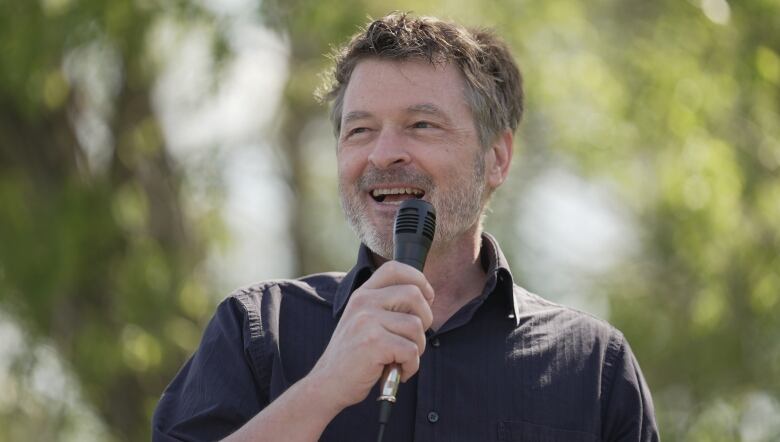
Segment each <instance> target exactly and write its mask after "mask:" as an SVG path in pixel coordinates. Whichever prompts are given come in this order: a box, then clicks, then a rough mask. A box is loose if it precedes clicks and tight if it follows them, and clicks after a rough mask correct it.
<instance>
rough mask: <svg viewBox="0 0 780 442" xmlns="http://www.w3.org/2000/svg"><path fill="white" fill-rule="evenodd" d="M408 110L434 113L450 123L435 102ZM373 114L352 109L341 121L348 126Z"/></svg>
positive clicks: (410, 111) (413, 106) (407, 109)
mask: <svg viewBox="0 0 780 442" xmlns="http://www.w3.org/2000/svg"><path fill="white" fill-rule="evenodd" d="M406 111H407V112H409V113H421V114H428V115H433V116H436V117H439V118H441V119H443V120H444V121H445V122H447V123H449V122H450V119H449V117H447V114H446V112H444V111H443V110H442V109H441V108H440V107H439V106H436V105H435V104H433V103H420V104H415V105H412V106H409V107H407V108H406ZM371 116H372V114H371V113H370V112H366V111H352V112H349V113H347V114H346V115H344V118H343V120H342V122H341V126H342V127H343V126H346V125H347V124H348V123H350V122H352V121H355V120H361V119H364V118H370V117H371Z"/></svg>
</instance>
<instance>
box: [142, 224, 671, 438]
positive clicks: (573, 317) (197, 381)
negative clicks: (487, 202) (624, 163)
mask: <svg viewBox="0 0 780 442" xmlns="http://www.w3.org/2000/svg"><path fill="white" fill-rule="evenodd" d="M370 253H371V252H370V251H369V250H368V249H367V248H366V247H365V246H361V248H360V251H359V254H358V262H357V265H356V266H355V267H354V268H352V270H351V271H350V272H349V273H347V274H346V275H345V274H343V273H321V274H316V275H311V276H307V277H303V278H300V279H296V280H278V281H267V282H264V283H261V284H258V285H255V286H252V287H249V288H246V289H243V290H239V291H237V292H236V293H233V294H232V295H231V296H230V297H228V298H227V299H226V300H225V301H224V302H222V303H221V304H220V306H219V307H218V309H217V312H216V314H215V315H214V317H213V319H212V320H211V322H210V323H209V325H208V327H207V328H206V331H205V333H204V335H203V340H202V342H201V344H200V347H199V348H198V350H197V351H196V353H195V354H194V355H193V356H192V358H191V359H190V360H189V361H187V363H186V364H185V365H184V367H183V368H182V369H181V371H180V372H179V373H178V374H177V375H176V378H174V380H173V382H171V384H170V385H169V386H168V388H167V389H166V390H165V392H164V393H163V395H162V398H161V399H160V403H159V404H158V406H157V410H156V411H155V414H154V418H153V440H154V441H212V440H218V439H221V438H223V437H225V436H227V435H229V434H230V433H232V432H234V431H235V430H237V429H238V428H240V427H241V426H242V425H243V424H244V423H246V422H247V421H248V420H249V419H251V418H252V417H253V416H254V415H255V414H257V413H259V412H260V411H261V410H262V409H263V408H264V407H265V406H266V405H268V404H269V403H270V402H272V401H273V400H274V399H275V398H277V397H279V396H280V395H281V394H282V393H284V391H285V390H286V389H287V388H289V387H290V386H291V385H292V384H294V383H295V382H296V381H298V380H299V379H301V378H302V377H303V376H305V375H306V374H307V373H308V372H309V370H310V369H311V368H312V367H313V366H314V364H315V362H316V361H317V360H318V358H319V357H320V355H322V353H323V351H324V350H325V347H326V345H327V344H328V341H329V340H330V337H331V334H332V333H333V330H334V328H335V327H336V324H337V322H338V320H339V318H340V315H341V312H342V311H343V310H344V307H345V305H346V303H347V302H348V301H349V297H350V294H351V293H352V292H353V291H354V290H355V289H356V288H357V287H359V286H360V285H361V284H363V282H365V281H366V280H367V279H368V277H369V276H370V275H371V273H372V272H373V271H374V270H375V268H374V266H373V264H372V259H371V254H370ZM481 258H482V264H483V267H484V268H485V270H486V272H487V275H488V279H487V283H486V285H485V288H484V290H483V292H482V293H481V294H480V295H479V296H477V297H475V298H474V299H473V300H472V301H471V302H469V303H468V304H467V305H465V306H464V307H463V308H461V309H460V310H459V311H458V312H457V313H455V314H454V315H453V316H452V317H451V318H450V319H449V320H448V321H447V322H446V323H445V324H444V325H442V327H440V328H439V329H438V330H436V331H435V332H434V331H429V332H428V333H427V336H428V345H427V346H426V347H427V348H426V350H425V353H424V354H423V355H422V357H421V359H420V369H419V371H418V373H417V374H416V375H415V376H414V377H412V378H411V379H410V380H409V381H408V382H407V383H405V384H401V386H400V388H399V391H398V402H397V403H396V405H395V406H394V409H393V413H392V416H391V418H390V422H389V423H388V427H387V429H386V431H385V436H384V440H385V441H387V442H390V441H426V442H433V441H446V442H452V441H524V442H529V441H547V442H552V441H567V442H576V441H657V440H658V434H657V430H656V424H655V417H654V414H653V403H652V399H651V398H650V391H649V389H648V387H647V385H646V384H645V381H644V378H643V376H642V372H641V371H640V369H639V365H638V364H637V361H636V359H635V358H634V355H633V354H632V352H631V349H630V348H629V346H628V343H627V342H626V340H625V338H624V337H623V335H622V334H621V333H620V332H619V331H618V330H616V329H615V328H614V327H612V326H611V325H609V324H608V323H606V322H604V321H602V320H599V319H597V318H594V317H593V316H590V315H588V314H585V313H582V312H579V311H576V310H573V309H570V308H567V307H563V306H560V305H558V304H554V303H552V302H549V301H547V300H545V299H543V298H541V297H539V296H537V295H534V294H532V293H529V292H528V291H526V290H524V289H522V288H520V287H519V286H517V285H515V284H514V283H513V280H512V274H511V273H510V271H509V267H508V266H507V263H506V260H505V258H504V256H503V254H502V253H501V250H500V249H499V247H498V244H497V243H496V241H495V240H494V239H493V238H492V237H491V236H490V235H487V234H484V235H483V241H482V250H481ZM375 390H376V389H375ZM377 396H378V391H373V392H372V393H371V394H369V396H368V397H367V398H366V399H365V400H364V401H363V402H361V403H359V404H356V405H353V406H351V407H348V408H346V409H345V410H343V411H342V412H341V413H340V414H339V415H338V416H337V417H336V418H335V419H334V420H333V421H331V423H330V424H329V425H328V427H327V428H326V429H325V431H324V433H323V434H322V438H321V439H320V440H322V441H339V442H341V441H371V440H375V439H376V434H377V429H378V425H377V419H378V406H377V402H376V397H377Z"/></svg>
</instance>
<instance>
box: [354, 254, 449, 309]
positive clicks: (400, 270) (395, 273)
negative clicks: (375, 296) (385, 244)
mask: <svg viewBox="0 0 780 442" xmlns="http://www.w3.org/2000/svg"><path fill="white" fill-rule="evenodd" d="M399 284H414V285H416V286H418V287H419V288H420V291H421V292H422V294H423V297H424V298H425V299H426V300H427V301H428V304H431V303H433V298H434V292H433V287H431V284H430V283H429V282H428V279H427V278H426V277H425V275H423V273H422V272H421V271H419V270H417V269H415V268H414V267H412V266H410V265H407V264H403V263H400V262H398V261H387V262H386V263H384V264H382V266H380V267H379V269H377V271H376V272H374V274H373V275H371V277H370V278H368V280H367V281H366V282H365V283H364V284H363V286H362V287H364V288H367V289H378V288H383V287H388V286H391V285H399Z"/></svg>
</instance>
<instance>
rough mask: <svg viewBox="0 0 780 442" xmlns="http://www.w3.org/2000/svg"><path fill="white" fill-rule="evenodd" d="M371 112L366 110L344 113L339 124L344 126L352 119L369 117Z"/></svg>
mask: <svg viewBox="0 0 780 442" xmlns="http://www.w3.org/2000/svg"><path fill="white" fill-rule="evenodd" d="M370 116H371V114H370V113H369V112H366V111H352V112H350V113H348V114H346V115H344V119H343V120H342V122H341V126H346V125H347V123H349V122H351V121H354V120H360V119H363V118H368V117H370Z"/></svg>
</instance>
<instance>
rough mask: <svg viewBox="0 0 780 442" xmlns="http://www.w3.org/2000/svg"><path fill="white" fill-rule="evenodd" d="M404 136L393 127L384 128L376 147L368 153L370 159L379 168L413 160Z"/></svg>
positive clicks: (375, 144) (377, 139) (378, 137)
mask: <svg viewBox="0 0 780 442" xmlns="http://www.w3.org/2000/svg"><path fill="white" fill-rule="evenodd" d="M405 146H406V145H405V143H404V140H403V137H401V136H399V135H398V134H397V133H395V131H393V130H392V129H389V128H386V129H382V131H381V132H380V133H379V136H377V138H376V141H375V143H374V147H373V149H372V150H371V153H370V154H369V155H368V161H370V162H371V164H373V165H374V166H375V167H376V168H378V169H386V168H388V167H391V166H399V165H404V164H408V163H409V162H410V161H411V157H410V156H409V152H408V151H407V149H406V147H405Z"/></svg>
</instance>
